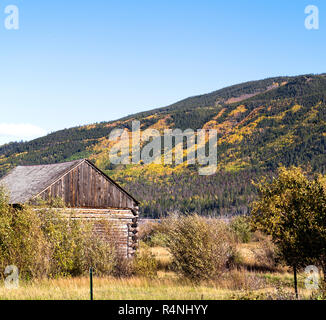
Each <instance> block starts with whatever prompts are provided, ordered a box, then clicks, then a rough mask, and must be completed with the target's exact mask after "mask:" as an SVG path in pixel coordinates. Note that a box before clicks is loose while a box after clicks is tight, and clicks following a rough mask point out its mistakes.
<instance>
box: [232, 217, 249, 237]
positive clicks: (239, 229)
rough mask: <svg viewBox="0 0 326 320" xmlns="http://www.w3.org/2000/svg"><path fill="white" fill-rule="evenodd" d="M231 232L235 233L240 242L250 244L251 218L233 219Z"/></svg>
mask: <svg viewBox="0 0 326 320" xmlns="http://www.w3.org/2000/svg"><path fill="white" fill-rule="evenodd" d="M230 228H231V231H232V232H233V233H234V235H235V237H236V239H237V241H238V242H241V243H248V242H250V240H251V237H252V230H251V226H250V221H249V217H247V216H237V217H234V218H232V220H231V222H230Z"/></svg>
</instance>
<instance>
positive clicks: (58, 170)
mask: <svg viewBox="0 0 326 320" xmlns="http://www.w3.org/2000/svg"><path fill="white" fill-rule="evenodd" d="M85 161H86V162H87V163H89V164H90V165H91V166H92V167H93V168H94V169H95V170H97V171H98V172H100V173H101V174H102V175H103V176H105V178H106V179H109V180H110V181H111V182H112V183H114V184H115V185H116V186H117V187H118V188H119V189H120V190H121V191H123V192H124V193H126V194H127V195H128V196H129V197H130V198H132V199H133V200H134V201H135V202H136V203H138V201H137V200H136V199H134V198H133V197H132V196H131V195H130V194H128V193H127V192H126V191H125V190H124V189H122V188H121V187H120V186H119V185H118V184H117V183H116V182H114V181H113V180H112V179H110V178H109V177H108V176H107V175H106V174H105V173H104V172H102V171H101V170H100V169H98V168H97V167H96V166H95V165H94V164H93V163H91V162H90V161H88V160H86V159H81V160H76V161H70V162H65V163H57V164H48V165H36V166H18V167H16V168H15V169H13V170H12V171H10V172H9V173H8V174H7V175H6V176H4V177H3V178H2V179H0V185H2V186H4V187H5V188H6V189H8V191H9V192H10V195H9V196H10V198H9V203H10V204H22V203H26V202H28V201H29V200H31V199H32V198H33V197H36V196H37V195H39V194H40V193H41V192H43V191H44V190H45V189H47V188H48V187H49V186H51V185H52V184H53V183H55V182H56V181H57V180H59V179H61V178H62V177H63V176H65V175H66V174H67V173H68V172H70V171H71V170H72V169H74V168H75V167H77V166H78V165H80V164H81V163H83V162H85Z"/></svg>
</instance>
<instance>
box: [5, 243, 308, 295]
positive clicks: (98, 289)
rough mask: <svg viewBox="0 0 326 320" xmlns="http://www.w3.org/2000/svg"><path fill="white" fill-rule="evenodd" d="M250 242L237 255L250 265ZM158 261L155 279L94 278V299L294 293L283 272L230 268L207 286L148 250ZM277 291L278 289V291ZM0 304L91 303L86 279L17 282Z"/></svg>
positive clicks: (164, 255)
mask: <svg viewBox="0 0 326 320" xmlns="http://www.w3.org/2000/svg"><path fill="white" fill-rule="evenodd" d="M255 248H256V245H255V244H254V243H249V244H244V245H241V248H240V249H241V250H240V251H241V252H242V255H243V256H244V260H248V261H247V263H248V264H255V262H254V261H252V260H253V259H254V258H253V256H254V255H253V254H252V250H255ZM151 251H152V253H153V254H154V255H155V256H156V258H157V260H158V265H159V269H160V271H159V272H158V276H157V277H156V278H155V279H148V278H141V277H131V278H123V279H117V278H113V277H106V278H98V277H95V278H94V299H95V300H129V299H130V300H160V299H164V300H177V299H180V300H226V299H246V298H248V297H250V298H251V299H258V298H259V295H260V294H261V293H265V294H266V293H270V294H271V295H272V296H273V297H275V298H278V299H282V298H284V297H288V296H291V295H292V293H293V284H292V281H293V280H292V274H291V273H290V272H288V270H286V269H282V270H277V271H274V272H269V271H257V270H252V271H250V270H248V269H245V268H242V269H234V270H231V271H229V272H227V273H225V274H224V275H223V276H222V277H221V278H220V279H219V280H216V281H205V282H202V283H200V284H198V285H194V284H192V283H190V282H189V281H186V280H181V279H180V278H178V276H177V275H176V274H175V273H174V272H172V271H169V270H168V268H169V264H170V261H171V257H170V255H169V252H168V251H167V250H166V249H165V248H162V247H154V248H151ZM303 283H304V275H303V274H300V276H299V289H300V298H301V299H308V298H309V296H310V295H311V292H310V291H308V290H306V289H304V286H303ZM279 288H281V289H279ZM0 299H2V300H7V299H9V300H87V299H89V279H88V278H87V277H84V278H61V279H56V280H48V279H45V280H35V281H32V282H20V286H19V288H18V289H14V290H8V289H6V288H5V287H4V285H3V284H1V286H0Z"/></svg>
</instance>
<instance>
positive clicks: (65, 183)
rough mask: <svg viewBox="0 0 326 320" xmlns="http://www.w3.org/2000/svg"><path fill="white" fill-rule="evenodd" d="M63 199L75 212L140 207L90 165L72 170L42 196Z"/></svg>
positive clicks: (85, 163)
mask: <svg viewBox="0 0 326 320" xmlns="http://www.w3.org/2000/svg"><path fill="white" fill-rule="evenodd" d="M39 196H40V197H41V198H43V199H45V200H46V199H49V198H57V197H60V198H62V199H63V200H64V202H65V203H66V205H67V206H69V207H72V208H131V209H132V208H135V207H136V206H137V203H136V202H135V201H134V200H133V199H132V198H131V197H130V196H129V195H128V194H127V193H126V192H124V191H123V190H122V189H120V188H119V187H118V186H117V185H116V184H114V183H113V182H112V181H110V180H109V179H107V178H106V177H105V176H104V175H103V174H101V172H100V171H98V170H96V169H95V168H94V167H93V166H91V165H90V164H89V163H88V162H83V163H81V164H80V165H79V166H77V167H75V168H74V169H72V170H71V171H70V172H68V173H67V174H66V175H65V176H63V177H62V178H61V179H60V180H58V181H56V182H54V183H53V184H52V185H51V186H50V187H48V188H47V189H46V190H45V191H43V192H42V193H41V194H40V195H39Z"/></svg>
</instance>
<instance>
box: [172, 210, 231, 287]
mask: <svg viewBox="0 0 326 320" xmlns="http://www.w3.org/2000/svg"><path fill="white" fill-rule="evenodd" d="M168 220H169V221H168V224H169V226H170V228H169V230H168V248H169V250H170V252H171V254H172V258H173V264H174V266H175V270H176V271H177V272H179V273H180V274H181V275H183V276H184V277H186V278H188V279H190V280H193V281H198V280H201V279H210V278H216V277H218V276H219V275H220V274H221V272H222V271H223V270H224V269H225V268H226V266H227V262H228V260H229V258H230V256H231V255H232V252H233V246H232V241H231V237H230V232H229V230H228V228H227V226H226V224H225V223H224V222H222V221H218V220H216V219H205V218H203V217H200V216H198V215H191V216H171V217H170V218H168Z"/></svg>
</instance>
